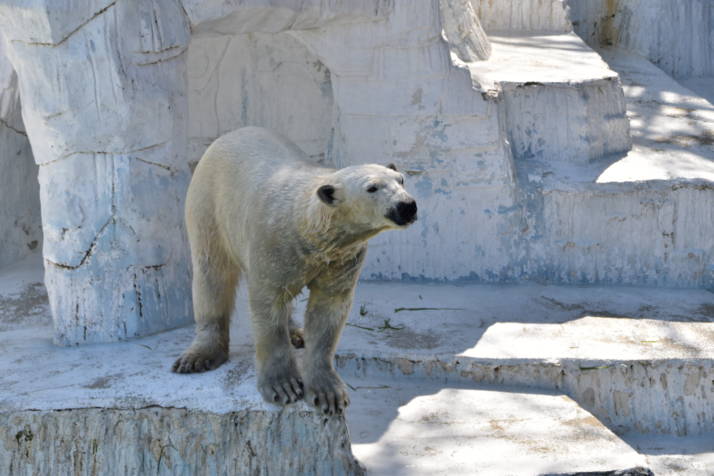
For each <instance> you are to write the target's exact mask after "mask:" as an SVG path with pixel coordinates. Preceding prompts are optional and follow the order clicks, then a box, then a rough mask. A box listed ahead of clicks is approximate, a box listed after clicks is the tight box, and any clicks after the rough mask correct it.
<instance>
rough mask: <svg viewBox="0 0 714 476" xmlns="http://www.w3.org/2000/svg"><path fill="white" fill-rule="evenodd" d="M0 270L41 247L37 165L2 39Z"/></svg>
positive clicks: (0, 68) (0, 54)
mask: <svg viewBox="0 0 714 476" xmlns="http://www.w3.org/2000/svg"><path fill="white" fill-rule="evenodd" d="M0 244H1V245H0V267H2V266H5V265H7V264H9V263H13V262H15V261H18V260H20V259H22V258H24V257H25V256H28V255H29V254H31V253H32V251H33V250H37V249H41V247H42V227H41V220H40V192H39V184H38V182H37V165H35V162H34V159H33V157H32V150H31V148H30V142H29V141H28V139H27V132H26V131H25V126H24V124H23V122H22V111H21V105H20V90H19V85H18V83H17V74H16V73H15V70H14V69H13V68H12V65H11V64H10V62H9V60H8V59H7V57H6V55H5V43H4V41H3V39H2V37H0Z"/></svg>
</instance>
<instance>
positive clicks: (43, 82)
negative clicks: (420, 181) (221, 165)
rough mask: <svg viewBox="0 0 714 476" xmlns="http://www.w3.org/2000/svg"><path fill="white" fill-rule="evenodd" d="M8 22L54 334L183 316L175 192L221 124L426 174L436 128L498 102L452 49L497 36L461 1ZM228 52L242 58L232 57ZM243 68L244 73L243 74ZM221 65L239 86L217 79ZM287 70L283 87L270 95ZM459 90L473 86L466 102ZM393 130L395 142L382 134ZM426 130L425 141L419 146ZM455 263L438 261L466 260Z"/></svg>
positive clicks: (262, 5)
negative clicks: (412, 163)
mask: <svg viewBox="0 0 714 476" xmlns="http://www.w3.org/2000/svg"><path fill="white" fill-rule="evenodd" d="M21 4H22V8H23V14H22V15H20V14H18V8H19V7H20V5H21ZM462 11H463V12H465V13H467V14H468V15H466V16H465V17H463V18H462V16H461V15H460V13H461V12H462ZM441 19H444V23H443V25H442V22H441ZM0 26H1V27H2V31H3V35H4V37H5V40H6V44H7V47H8V49H7V55H8V57H9V60H10V62H11V63H12V65H13V67H14V68H15V70H16V71H17V77H18V78H19V85H20V90H21V92H22V100H23V107H24V110H23V111H24V121H25V126H26V128H27V134H28V137H29V139H30V142H31V143H32V145H33V152H34V157H35V161H36V163H37V165H39V182H40V200H41V204H42V216H43V222H42V228H43V233H44V250H43V254H44V258H45V268H46V284H47V288H48V294H49V296H50V303H51V307H52V312H53V316H54V320H55V329H56V333H55V341H56V342H57V343H59V344H76V343H83V342H98V341H111V340H118V339H125V338H130V337H133V336H137V335H144V334H147V333H151V332H155V331H158V330H162V329H167V328H171V327H175V326H178V325H182V324H186V323H189V322H190V321H191V303H190V293H189V292H187V290H188V289H189V285H188V283H189V268H188V261H187V246H186V243H185V238H184V231H183V225H182V209H183V199H184V194H185V190H186V186H187V183H188V180H189V176H190V175H189V174H190V166H191V165H193V164H195V162H196V161H197V160H198V158H199V157H200V155H201V153H202V151H203V149H204V148H205V146H206V145H207V144H208V143H210V141H211V140H212V139H214V138H215V137H216V136H218V135H220V134H221V133H223V132H226V131H227V130H230V129H233V128H236V127H239V126H242V125H249V124H254V125H264V126H268V127H271V128H274V129H277V130H278V131H279V132H283V133H286V135H288V136H289V137H293V138H295V139H296V141H297V142H298V143H299V144H300V145H301V146H303V147H305V148H306V149H307V150H308V153H309V154H311V155H312V156H313V157H315V160H322V161H325V162H327V163H332V164H334V165H336V166H344V165H349V164H350V163H361V162H375V161H389V160H390V159H394V158H397V159H401V160H400V161H401V162H402V164H401V165H404V166H406V165H407V164H406V162H405V160H404V158H405V157H407V156H408V155H411V154H410V152H408V151H410V150H412V149H414V148H415V147H416V148H417V149H423V150H421V151H419V152H417V153H416V155H417V156H419V157H420V158H419V159H418V161H422V162H424V163H423V164H422V165H421V166H419V167H418V168H419V169H421V171H420V170H412V171H413V172H414V173H417V174H419V173H423V172H424V170H423V169H424V168H425V167H428V166H429V165H428V164H430V163H432V162H433V160H434V158H433V153H431V152H429V150H431V149H433V148H434V147H436V148H440V149H443V148H444V145H443V142H444V140H445V139H444V136H443V135H441V136H440V134H442V133H439V132H436V129H439V128H441V129H442V130H443V129H444V128H445V127H449V122H455V123H462V124H460V127H461V128H464V127H465V126H467V124H473V125H474V126H475V125H476V124H477V123H481V120H482V118H484V117H487V118H488V119H487V120H488V121H489V122H492V123H493V125H494V127H492V128H489V129H487V130H485V131H484V132H487V131H495V130H496V128H495V120H496V119H495V116H493V115H491V114H489V113H488V110H489V108H488V106H487V105H486V104H485V103H484V101H483V100H482V99H481V98H480V96H478V95H473V94H471V84H470V82H469V81H468V77H467V75H466V74H465V73H464V72H462V71H457V70H456V68H454V67H453V66H452V65H451V62H450V60H449V54H450V51H453V52H454V54H455V55H456V56H458V57H459V58H460V59H461V60H462V61H473V60H478V59H483V58H486V57H487V56H488V52H489V44H488V40H487V38H486V36H485V34H484V33H483V31H482V30H481V29H480V26H479V23H478V19H477V18H476V16H475V14H474V12H473V9H471V7H470V5H469V2H465V1H453V0H450V1H444V2H442V3H441V5H440V4H439V3H438V2H432V1H430V0H422V1H419V2H413V3H412V2H396V3H395V2H389V1H382V0H362V1H359V2H346V1H344V2H332V3H329V4H325V3H324V2H318V1H310V2H302V3H301V5H300V6H299V7H296V6H295V5H294V4H293V3H292V2H288V1H274V2H265V1H252V2H244V3H242V4H241V5H235V4H234V3H233V2H225V1H220V0H216V1H213V2H192V1H188V0H187V1H185V2H183V3H181V2H178V1H176V0H154V1H152V2H147V3H145V4H143V6H142V7H140V8H136V7H135V6H134V5H133V4H131V3H130V2H127V1H124V0H95V1H92V0H86V1H77V2H72V3H71V4H70V5H64V6H62V7H61V8H60V7H58V6H56V5H54V4H53V2H50V1H44V0H35V1H33V2H32V3H31V4H29V5H27V4H25V3H24V2H20V1H19V0H18V1H15V2H6V3H5V4H3V5H2V6H0ZM417 27H418V28H417ZM442 29H443V30H444V31H443V35H444V37H445V38H448V41H449V43H448V44H447V43H446V42H445V41H444V39H442ZM191 32H193V38H194V42H193V43H192V45H191V52H190V53H191V54H187V52H188V50H189V40H190V39H191ZM365 40H367V41H365ZM244 45H247V46H248V48H243V47H242V46H244ZM449 45H450V46H451V47H449ZM260 48H263V51H262V53H265V54H261V51H260ZM345 49H351V50H352V52H353V53H352V54H350V55H344V53H343V52H344V51H345ZM246 51H247V52H248V53H247V54H246V53H245V52H246ZM217 52H218V55H216V53H217ZM226 57H227V58H232V59H233V60H235V62H233V61H226V62H225V63H224V62H223V60H224V58H226ZM187 58H188V63H189V66H188V72H189V74H188V78H189V79H188V80H187ZM283 63H284V64H283ZM216 65H218V66H220V67H221V68H222V71H220V72H219V74H218V75H215V74H213V73H214V71H213V70H212V66H216ZM224 66H225V68H224ZM241 68H243V69H242V70H241ZM246 68H247V69H246ZM236 69H238V70H239V71H241V74H240V75H237V77H233V75H231V74H230V72H231V71H233V70H236ZM261 71H264V74H263V75H262V76H261V75H260V73H261ZM256 73H257V75H256ZM221 74H222V75H223V76H226V75H227V76H230V79H229V81H228V82H229V84H230V83H233V84H234V85H237V86H238V87H239V88H241V90H240V91H239V94H237V95H236V94H233V93H235V92H236V86H233V87H225V86H220V85H219V84H218V83H217V81H218V80H219V79H225V78H222V77H221ZM213 78H216V82H213V81H212V79H213ZM256 78H257V79H256ZM263 79H265V81H263ZM284 80H287V83H288V84H289V85H290V87H285V86H282V88H283V89H282V94H277V95H275V94H273V93H274V91H275V90H279V91H280V85H281V84H285V83H286V81H284ZM224 84H225V83H224ZM452 89H453V92H450V93H448V94H446V95H445V96H444V94H443V93H440V92H438V91H447V90H452ZM212 91H213V92H212ZM459 91H461V92H462V93H464V94H465V95H467V96H470V97H469V98H468V100H467V101H466V102H463V101H461V100H459V99H457V93H458V92H459ZM189 92H191V99H190V100H189V99H188V94H189ZM303 92H305V94H303ZM395 93H397V94H398V95H399V97H398V98H395V99H393V100H387V99H388V98H389V97H390V96H393V95H394V94H395ZM434 93H436V94H434ZM211 95H212V97H210V96H211ZM267 98H270V99H267ZM368 98H369V99H368ZM379 98H383V99H379ZM189 104H190V105H191V106H192V110H191V112H190V117H191V118H190V120H189V109H188V107H189ZM219 104H220V105H221V107H219ZM224 105H227V106H224ZM221 108H222V110H223V111H226V114H227V115H226V114H224V115H221ZM387 111H390V112H387ZM306 114H307V115H308V117H307V118H305V117H304V116H305V115H306ZM442 114H444V118H440V116H441V115H442ZM484 114H485V116H484ZM310 116H311V117H312V118H313V119H314V120H313V119H310ZM444 119H446V122H445V121H444ZM464 121H465V122H464ZM441 122H445V123H444V125H442V126H436V127H434V126H433V124H440V123H441ZM414 124H417V126H416V128H415V127H414ZM189 125H190V130H189V129H188V127H189ZM380 129H381V130H380ZM432 129H434V130H435V131H434V133H432ZM377 132H379V133H380V134H381V136H375V135H374V134H375V133H377ZM385 133H389V134H392V135H395V137H397V138H398V139H396V140H395V141H394V142H393V143H391V144H390V143H389V142H388V141H387V137H386V136H385ZM464 133H466V131H465V130H464ZM296 136H297V137H296ZM426 136H432V138H431V139H427V142H428V143H429V144H428V145H426V146H424V145H423V144H424V141H425V137H426ZM187 137H190V138H191V139H190V143H187ZM480 137H481V136H480ZM481 141H486V142H488V143H493V139H492V138H489V137H487V136H483V137H482V138H479V139H478V140H477V142H481ZM419 144H422V145H419ZM494 144H495V145H491V146H489V147H494V146H495V147H496V148H497V149H498V148H499V147H501V145H498V140H496V142H495V143H494ZM189 145H190V147H188V146H189ZM429 154H431V156H432V158H429V157H430V156H429ZM467 168H471V166H468V167H467ZM496 168H497V169H499V170H501V172H498V173H502V172H503V170H502V169H503V166H502V165H497V166H496ZM412 169H413V168H412ZM472 175H473V174H472ZM427 180H431V179H427ZM489 187H490V186H489ZM508 196H509V194H508V193H506V203H507V204H510V202H509V199H508ZM464 199H465V197H464ZM449 219H450V215H448V216H443V217H438V218H437V216H436V215H434V218H433V220H435V221H439V222H444V223H446V222H447V221H448V220H449ZM424 229H425V230H428V229H432V230H433V229H434V228H428V227H427V225H425V226H424ZM427 241H430V240H427ZM417 246H420V245H417ZM390 248H391V247H390ZM435 251H436V248H435V249H434V253H431V254H430V255H429V256H427V257H426V258H425V260H426V261H422V262H420V263H417V265H416V266H417V267H416V268H415V269H414V270H411V271H410V272H411V273H412V274H424V273H425V271H424V270H425V269H426V268H428V265H427V263H429V262H430V263H436V262H438V259H437V257H436V256H435ZM382 254H383V255H384V256H387V255H388V254H389V252H388V250H387V251H385V252H384V253H382ZM392 264H393V263H392V261H385V262H383V263H382V264H381V265H378V266H377V267H376V268H377V269H374V270H373V272H372V274H375V273H376V274H384V272H385V271H387V270H388V269H389V268H390V267H391V266H392ZM455 265H456V262H454V263H448V264H447V265H446V267H445V268H444V269H442V270H438V271H437V274H439V275H445V274H454V273H456V274H464V273H466V272H467V270H466V269H465V268H464V269H452V268H454V266H455Z"/></svg>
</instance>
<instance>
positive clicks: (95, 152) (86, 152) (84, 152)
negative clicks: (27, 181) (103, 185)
mask: <svg viewBox="0 0 714 476" xmlns="http://www.w3.org/2000/svg"><path fill="white" fill-rule="evenodd" d="M168 142H169V141H163V142H158V143H156V144H151V145H147V146H146V147H141V148H139V149H134V150H127V151H117V152H110V151H107V150H79V151H76V152H69V153H67V154H65V155H63V156H61V157H58V158H56V159H54V160H50V161H48V162H42V163H41V164H39V165H40V167H42V166H45V165H51V164H54V163H56V162H59V161H61V160H66V159H69V158H70V157H72V156H75V155H131V154H136V153H139V152H146V151H147V150H151V149H156V148H158V147H162V146H164V145H166V144H168ZM131 158H134V159H137V160H141V161H142V162H146V163H148V164H151V165H156V166H159V167H168V166H167V165H161V164H158V163H156V162H150V161H147V160H144V159H139V158H138V157H131Z"/></svg>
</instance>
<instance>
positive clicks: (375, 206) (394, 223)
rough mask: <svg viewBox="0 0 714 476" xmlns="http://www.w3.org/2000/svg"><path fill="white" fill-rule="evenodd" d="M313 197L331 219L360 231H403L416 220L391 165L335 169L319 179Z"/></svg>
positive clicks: (401, 181) (400, 177)
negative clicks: (333, 218) (318, 201)
mask: <svg viewBox="0 0 714 476" xmlns="http://www.w3.org/2000/svg"><path fill="white" fill-rule="evenodd" d="M315 193H316V196H317V197H318V198H319V200H320V202H321V203H322V204H323V206H326V207H327V209H328V210H329V213H330V214H331V215H332V217H336V218H337V219H338V220H340V221H341V222H342V223H343V224H345V225H349V226H351V227H354V228H357V229H360V230H361V231H367V230H375V231H379V230H384V229H388V228H403V227H406V226H409V225H411V224H412V223H414V221H415V220H416V219H417V205H416V201H415V200H414V198H412V196H411V195H409V194H408V193H407V191H406V190H405V189H404V176H403V175H402V174H401V173H399V172H398V171H397V168H396V167H395V166H394V165H393V164H389V165H388V166H386V167H385V166H383V165H377V164H367V165H356V166H352V167H346V168H344V169H340V170H337V171H336V172H334V173H333V174H331V175H328V176H326V177H325V178H324V179H323V184H322V185H320V186H319V187H318V188H317V190H316V192H315Z"/></svg>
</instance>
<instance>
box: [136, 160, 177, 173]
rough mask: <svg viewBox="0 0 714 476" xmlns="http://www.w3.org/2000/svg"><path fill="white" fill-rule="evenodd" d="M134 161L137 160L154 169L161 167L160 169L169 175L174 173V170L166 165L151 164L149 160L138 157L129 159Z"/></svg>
mask: <svg viewBox="0 0 714 476" xmlns="http://www.w3.org/2000/svg"><path fill="white" fill-rule="evenodd" d="M131 158H132V159H134V160H138V161H139V162H144V163H145V164H149V165H153V166H156V167H161V168H162V169H165V170H168V171H169V172H171V173H174V169H173V168H172V167H170V166H168V165H164V164H160V163H158V162H152V161H150V160H146V159H142V158H140V157H131Z"/></svg>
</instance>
